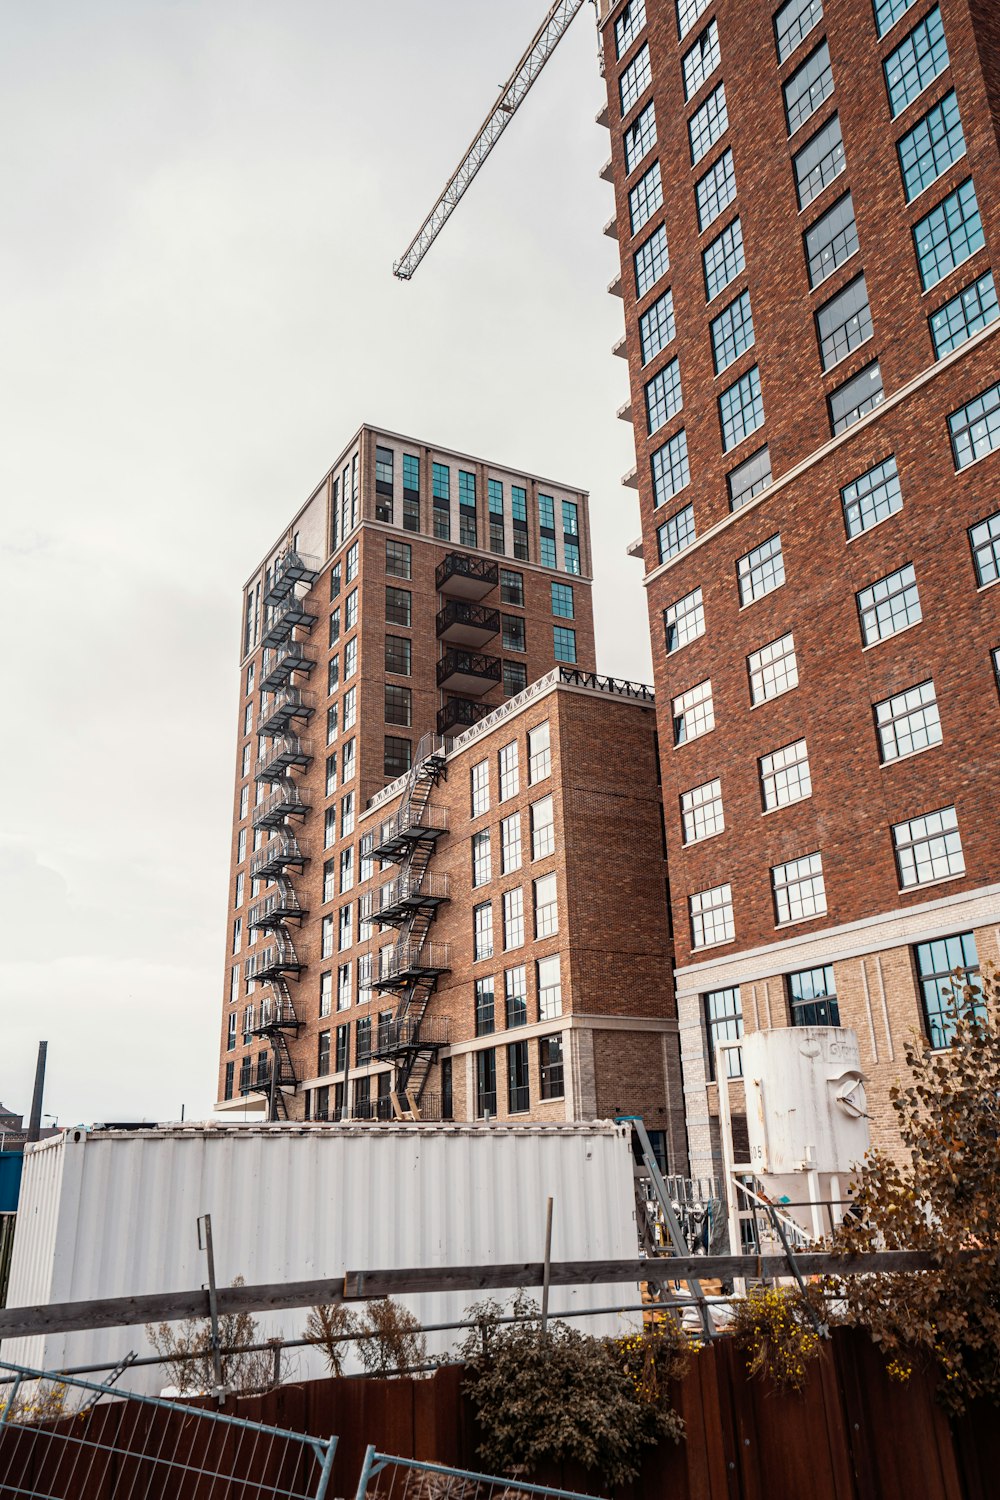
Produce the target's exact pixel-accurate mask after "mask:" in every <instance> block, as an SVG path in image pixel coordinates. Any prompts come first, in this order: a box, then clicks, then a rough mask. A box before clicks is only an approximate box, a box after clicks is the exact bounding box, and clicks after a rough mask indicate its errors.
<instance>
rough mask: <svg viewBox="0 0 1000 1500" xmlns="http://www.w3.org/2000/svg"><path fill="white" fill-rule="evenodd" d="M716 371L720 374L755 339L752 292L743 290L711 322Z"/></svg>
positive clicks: (710, 328) (710, 332)
mask: <svg viewBox="0 0 1000 1500" xmlns="http://www.w3.org/2000/svg"><path fill="white" fill-rule="evenodd" d="M708 331H709V334H710V335H711V339H712V358H713V360H714V361H715V373H716V375H720V374H721V373H722V371H723V370H725V369H727V368H728V366H729V365H731V364H732V363H733V362H734V361H735V360H737V359H739V357H740V355H741V354H744V353H745V352H746V350H747V349H749V348H750V346H751V345H752V343H753V341H754V331H753V314H752V313H751V311H750V293H749V292H742V293H741V294H740V296H738V297H737V298H736V301H735V302H730V304H729V306H728V307H725V308H723V310H722V312H720V314H719V316H718V317H717V318H713V320H712V322H711V323H710V324H709V329H708Z"/></svg>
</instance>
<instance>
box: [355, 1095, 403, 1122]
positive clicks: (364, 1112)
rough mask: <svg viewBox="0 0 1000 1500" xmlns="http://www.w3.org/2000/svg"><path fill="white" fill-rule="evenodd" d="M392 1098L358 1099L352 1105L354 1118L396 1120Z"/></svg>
mask: <svg viewBox="0 0 1000 1500" xmlns="http://www.w3.org/2000/svg"><path fill="white" fill-rule="evenodd" d="M395 1118H396V1111H395V1110H394V1109H393V1107H392V1100H391V1099H357V1100H356V1101H355V1102H354V1104H353V1105H352V1106H351V1119H352V1120H394V1119H395Z"/></svg>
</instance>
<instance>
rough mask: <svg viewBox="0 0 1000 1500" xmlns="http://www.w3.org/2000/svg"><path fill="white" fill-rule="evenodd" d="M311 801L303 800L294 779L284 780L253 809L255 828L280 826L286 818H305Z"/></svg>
mask: <svg viewBox="0 0 1000 1500" xmlns="http://www.w3.org/2000/svg"><path fill="white" fill-rule="evenodd" d="M308 811H309V803H308V802H305V801H303V798H302V793H301V792H300V791H299V789H298V787H297V786H296V785H295V782H294V781H282V782H281V783H279V786H278V790H277V791H276V792H272V793H271V795H270V796H269V797H265V798H264V800H263V802H258V803H257V805H256V807H255V808H254V810H253V826H254V827H255V828H280V827H281V825H282V823H283V822H284V821H285V819H286V818H296V817H298V818H304V817H305V815H306V813H307V812H308Z"/></svg>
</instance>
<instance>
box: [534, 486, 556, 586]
mask: <svg viewBox="0 0 1000 1500" xmlns="http://www.w3.org/2000/svg"><path fill="white" fill-rule="evenodd" d="M538 542H539V554H540V555H539V561H540V562H541V564H542V566H543V567H544V568H554V567H555V565H556V505H555V501H554V500H553V498H552V496H551V495H543V494H541V492H539V496H538Z"/></svg>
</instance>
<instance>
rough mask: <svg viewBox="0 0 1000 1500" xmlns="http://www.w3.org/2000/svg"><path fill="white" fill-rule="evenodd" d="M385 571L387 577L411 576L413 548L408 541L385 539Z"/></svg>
mask: <svg viewBox="0 0 1000 1500" xmlns="http://www.w3.org/2000/svg"><path fill="white" fill-rule="evenodd" d="M385 571H386V576H387V577H388V578H412V577H413V548H412V547H411V546H410V544H409V542H393V541H389V540H387V541H386V544H385Z"/></svg>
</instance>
